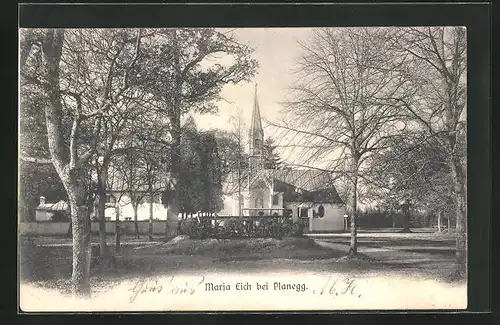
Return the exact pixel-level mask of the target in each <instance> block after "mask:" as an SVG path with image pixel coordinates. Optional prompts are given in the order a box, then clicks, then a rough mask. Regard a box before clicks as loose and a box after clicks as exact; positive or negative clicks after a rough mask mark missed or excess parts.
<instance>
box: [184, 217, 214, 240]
mask: <svg viewBox="0 0 500 325" xmlns="http://www.w3.org/2000/svg"><path fill="white" fill-rule="evenodd" d="M179 233H180V234H181V235H186V236H188V237H189V238H192V239H202V238H209V237H211V235H212V234H213V233H214V229H213V227H212V225H211V224H210V223H209V222H208V223H207V222H198V220H197V219H187V220H181V222H180V225H179Z"/></svg>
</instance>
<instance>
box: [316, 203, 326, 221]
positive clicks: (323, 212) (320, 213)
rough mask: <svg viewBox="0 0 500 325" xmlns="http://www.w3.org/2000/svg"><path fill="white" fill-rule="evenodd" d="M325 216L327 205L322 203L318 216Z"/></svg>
mask: <svg viewBox="0 0 500 325" xmlns="http://www.w3.org/2000/svg"><path fill="white" fill-rule="evenodd" d="M324 216H325V207H324V206H322V205H320V206H319V207H318V217H320V218H323V217H324Z"/></svg>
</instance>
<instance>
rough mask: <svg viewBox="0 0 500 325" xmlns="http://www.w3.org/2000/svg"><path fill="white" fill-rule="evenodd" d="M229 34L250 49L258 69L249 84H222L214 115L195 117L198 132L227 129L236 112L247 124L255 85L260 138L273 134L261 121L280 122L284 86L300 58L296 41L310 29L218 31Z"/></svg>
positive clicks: (304, 37) (285, 87)
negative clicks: (260, 129) (260, 118)
mask: <svg viewBox="0 0 500 325" xmlns="http://www.w3.org/2000/svg"><path fill="white" fill-rule="evenodd" d="M220 31H221V32H228V31H231V32H232V33H233V36H234V38H235V39H236V40H238V41H239V42H240V43H242V44H245V45H248V46H250V47H251V48H253V49H254V53H253V57H254V58H255V59H256V60H257V61H258V63H259V68H258V70H257V74H256V76H255V77H254V78H253V80H252V81H251V82H246V83H241V84H238V85H226V86H225V87H224V89H223V91H222V94H221V95H222V97H223V98H224V100H223V101H220V102H219V103H218V106H219V112H218V113H217V114H203V115H195V116H194V118H195V120H196V124H197V125H198V127H199V128H200V129H204V130H208V129H214V128H217V129H226V130H227V129H230V123H229V119H230V117H231V116H236V111H237V109H240V110H241V112H242V115H243V120H244V122H245V123H246V124H247V127H248V126H249V125H250V118H251V114H252V108H253V99H254V91H255V83H257V92H258V100H259V106H260V112H261V116H262V119H263V125H264V137H266V136H268V137H269V136H272V135H273V133H274V131H273V130H270V129H269V128H266V126H265V124H266V123H265V120H266V119H267V120H269V121H272V122H277V121H279V120H280V116H281V114H280V110H281V106H280V102H282V101H284V100H285V99H286V96H287V94H289V92H288V87H289V86H290V85H291V83H292V82H293V81H294V76H293V75H292V71H293V69H294V66H295V65H294V61H295V60H296V59H297V58H299V57H300V55H301V53H302V52H301V48H300V45H299V44H298V43H297V41H305V40H307V38H308V36H309V35H310V33H311V31H312V29H311V28H238V29H220Z"/></svg>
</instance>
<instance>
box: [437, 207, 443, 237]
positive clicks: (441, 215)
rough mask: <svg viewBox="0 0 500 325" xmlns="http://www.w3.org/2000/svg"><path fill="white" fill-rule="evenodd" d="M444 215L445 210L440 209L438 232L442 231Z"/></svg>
mask: <svg viewBox="0 0 500 325" xmlns="http://www.w3.org/2000/svg"><path fill="white" fill-rule="evenodd" d="M442 217H443V212H442V211H439V213H438V232H441V220H442Z"/></svg>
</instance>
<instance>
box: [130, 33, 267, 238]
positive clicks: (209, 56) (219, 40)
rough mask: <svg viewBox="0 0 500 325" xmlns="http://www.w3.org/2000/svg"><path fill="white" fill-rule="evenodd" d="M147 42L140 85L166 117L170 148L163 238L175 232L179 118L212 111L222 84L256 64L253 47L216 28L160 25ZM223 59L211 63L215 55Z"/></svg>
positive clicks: (250, 73) (236, 79)
mask: <svg viewBox="0 0 500 325" xmlns="http://www.w3.org/2000/svg"><path fill="white" fill-rule="evenodd" d="M154 32H155V37H154V38H153V40H152V41H151V42H149V43H148V44H146V45H147V50H146V51H145V53H144V57H145V58H147V59H148V62H147V64H145V65H143V66H142V69H141V70H140V75H141V78H143V79H144V80H147V81H148V82H147V84H146V85H145V87H146V88H147V89H148V91H149V92H150V94H151V99H150V101H151V102H155V103H163V104H164V105H163V106H162V105H158V106H159V107H158V110H160V111H162V112H163V113H164V114H165V115H166V116H167V117H168V119H169V122H170V126H171V129H170V132H171V138H172V149H171V152H170V158H169V161H170V163H171V168H170V172H169V187H170V188H169V190H168V195H165V196H164V197H165V198H167V199H168V201H166V202H165V203H166V204H167V205H168V217H167V231H166V234H165V237H166V239H168V238H171V237H173V236H175V235H176V234H177V226H178V222H177V220H178V214H179V210H180V199H181V198H180V188H181V187H180V182H181V181H182V178H181V172H182V171H181V163H180V162H181V148H182V147H181V118H182V115H183V114H185V113H187V112H190V111H195V112H200V113H207V112H214V111H216V110H217V107H216V106H215V100H216V99H218V96H219V93H220V91H221V90H222V87H223V86H224V85H225V84H228V83H234V84H236V83H239V82H242V81H245V80H249V78H251V77H252V76H253V74H254V72H255V68H256V66H257V62H256V61H255V60H253V59H252V58H251V53H252V51H251V50H250V49H249V48H248V47H247V46H245V45H242V44H240V43H238V42H237V41H236V40H235V39H234V38H233V37H232V36H230V35H228V34H222V33H220V32H218V31H216V30H215V29H209V28H197V29H187V28H183V29H160V30H155V31H154ZM221 57H224V58H227V59H228V60H224V62H230V63H222V61H221V62H220V63H213V60H217V58H221Z"/></svg>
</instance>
